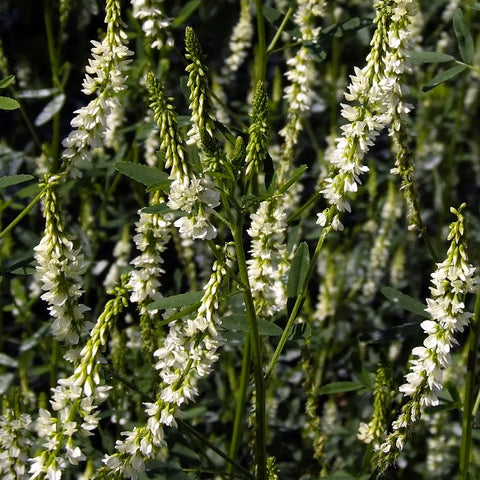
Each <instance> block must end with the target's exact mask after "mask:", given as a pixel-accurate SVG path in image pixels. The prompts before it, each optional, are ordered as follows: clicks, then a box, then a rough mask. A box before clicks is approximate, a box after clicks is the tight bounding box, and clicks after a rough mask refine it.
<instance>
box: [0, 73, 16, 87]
mask: <svg viewBox="0 0 480 480" xmlns="http://www.w3.org/2000/svg"><path fill="white" fill-rule="evenodd" d="M14 80H15V75H9V76H8V77H5V78H2V79H1V80H0V88H7V87H8V86H9V85H11V84H12V83H13V81H14Z"/></svg>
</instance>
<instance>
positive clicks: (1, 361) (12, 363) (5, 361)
mask: <svg viewBox="0 0 480 480" xmlns="http://www.w3.org/2000/svg"><path fill="white" fill-rule="evenodd" d="M0 365H3V366H4V367H12V368H17V367H18V361H17V360H15V359H14V358H12V357H9V356H8V355H7V354H6V353H1V352H0Z"/></svg>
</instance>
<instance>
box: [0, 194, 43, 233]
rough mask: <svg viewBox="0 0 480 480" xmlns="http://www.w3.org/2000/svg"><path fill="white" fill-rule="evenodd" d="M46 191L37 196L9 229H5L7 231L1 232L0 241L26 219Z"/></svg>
mask: <svg viewBox="0 0 480 480" xmlns="http://www.w3.org/2000/svg"><path fill="white" fill-rule="evenodd" d="M44 191H45V189H43V190H42V191H41V192H39V193H38V194H37V196H36V197H35V198H34V199H33V200H32V201H31V202H30V203H29V204H28V205H27V206H26V207H25V208H24V209H23V210H22V212H21V213H20V214H19V215H18V216H17V218H15V219H14V220H12V222H11V223H10V224H9V225H8V226H7V227H5V230H3V231H2V232H0V240H2V238H3V237H5V236H6V235H7V234H8V233H9V232H10V230H12V229H13V228H14V227H15V225H17V223H19V222H20V221H21V220H22V218H23V217H25V215H27V213H28V212H29V211H30V210H31V209H32V208H33V207H34V206H35V205H36V204H37V203H38V202H39V201H40V199H41V198H42V195H43V192H44Z"/></svg>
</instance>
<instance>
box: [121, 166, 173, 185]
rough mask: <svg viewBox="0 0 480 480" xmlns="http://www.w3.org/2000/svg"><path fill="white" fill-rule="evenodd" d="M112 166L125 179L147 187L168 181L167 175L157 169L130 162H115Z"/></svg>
mask: <svg viewBox="0 0 480 480" xmlns="http://www.w3.org/2000/svg"><path fill="white" fill-rule="evenodd" d="M113 166H114V167H115V168H116V169H117V170H118V171H119V172H120V173H123V174H124V175H126V176H127V177H130V178H132V179H133V180H136V181H137V182H140V183H143V184H144V185H146V186H147V187H149V186H151V185H154V184H156V183H162V182H166V181H168V175H167V174H166V173H165V172H162V171H161V170H159V169H158V168H155V167H148V166H146V165H140V164H138V163H131V162H116V163H114V164H113Z"/></svg>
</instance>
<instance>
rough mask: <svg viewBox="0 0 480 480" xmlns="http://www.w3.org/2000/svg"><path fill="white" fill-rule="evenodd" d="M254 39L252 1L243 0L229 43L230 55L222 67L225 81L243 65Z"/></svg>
mask: <svg viewBox="0 0 480 480" xmlns="http://www.w3.org/2000/svg"><path fill="white" fill-rule="evenodd" d="M252 39H253V26H252V12H251V9H250V2H248V0H241V2H240V18H239V19H238V22H237V24H236V25H235V26H234V27H233V30H232V35H231V36H230V41H229V43H228V46H229V49H230V55H229V56H228V57H227V59H226V60H225V65H224V66H223V69H222V75H223V79H224V80H225V81H228V80H229V79H230V78H231V77H232V75H234V74H235V72H236V71H237V70H238V69H239V68H240V67H241V66H242V64H243V62H244V61H245V59H246V58H247V56H248V49H249V48H250V46H251V44H252Z"/></svg>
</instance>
